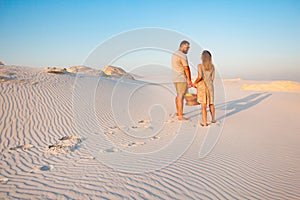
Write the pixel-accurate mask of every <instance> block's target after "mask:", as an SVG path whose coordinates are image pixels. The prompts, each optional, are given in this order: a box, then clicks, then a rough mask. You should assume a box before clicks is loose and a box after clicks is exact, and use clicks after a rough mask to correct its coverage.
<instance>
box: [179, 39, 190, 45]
mask: <svg viewBox="0 0 300 200" xmlns="http://www.w3.org/2000/svg"><path fill="white" fill-rule="evenodd" d="M184 44H190V43H189V42H188V41H186V40H183V41H182V42H180V47H181V46H182V45H184Z"/></svg>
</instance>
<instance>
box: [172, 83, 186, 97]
mask: <svg viewBox="0 0 300 200" xmlns="http://www.w3.org/2000/svg"><path fill="white" fill-rule="evenodd" d="M174 86H175V89H176V91H177V94H179V95H180V94H182V95H185V93H186V90H187V83H186V82H174Z"/></svg>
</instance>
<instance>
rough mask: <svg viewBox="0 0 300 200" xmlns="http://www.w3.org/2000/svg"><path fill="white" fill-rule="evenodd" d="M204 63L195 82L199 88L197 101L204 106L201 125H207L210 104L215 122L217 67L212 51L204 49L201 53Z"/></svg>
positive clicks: (200, 66) (200, 65)
mask: <svg viewBox="0 0 300 200" xmlns="http://www.w3.org/2000/svg"><path fill="white" fill-rule="evenodd" d="M201 60H202V64H199V65H198V77H197V78H196V80H195V82H194V87H196V88H197V101H198V102H199V103H200V104H201V108H202V123H200V125H201V126H207V125H208V124H207V113H206V107H207V105H209V110H210V114H211V123H215V122H216V121H215V107H214V85H213V81H214V77H215V67H214V65H213V64H212V59H211V53H210V52H209V51H207V50H204V51H203V52H202V54H201Z"/></svg>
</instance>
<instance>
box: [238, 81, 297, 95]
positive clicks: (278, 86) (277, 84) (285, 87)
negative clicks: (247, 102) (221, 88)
mask: <svg viewBox="0 0 300 200" xmlns="http://www.w3.org/2000/svg"><path fill="white" fill-rule="evenodd" d="M241 90H254V91H267V92H297V93H300V83H298V82H293V81H272V82H268V83H250V84H244V85H243V86H242V87H241Z"/></svg>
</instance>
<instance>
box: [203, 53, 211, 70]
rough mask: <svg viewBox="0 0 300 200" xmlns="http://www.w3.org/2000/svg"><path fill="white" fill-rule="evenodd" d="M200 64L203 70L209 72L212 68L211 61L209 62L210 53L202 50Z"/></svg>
mask: <svg viewBox="0 0 300 200" xmlns="http://www.w3.org/2000/svg"><path fill="white" fill-rule="evenodd" d="M201 60H202V64H203V66H204V69H205V70H207V71H208V70H211V69H212V67H213V64H212V61H211V53H210V52H209V51H207V50H204V51H203V52H202V55H201Z"/></svg>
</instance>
